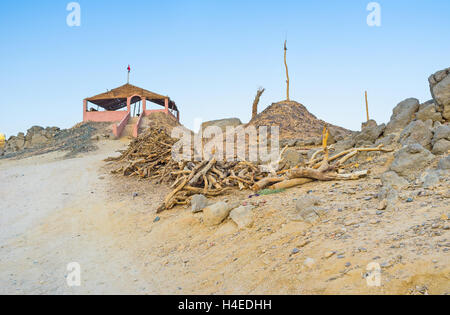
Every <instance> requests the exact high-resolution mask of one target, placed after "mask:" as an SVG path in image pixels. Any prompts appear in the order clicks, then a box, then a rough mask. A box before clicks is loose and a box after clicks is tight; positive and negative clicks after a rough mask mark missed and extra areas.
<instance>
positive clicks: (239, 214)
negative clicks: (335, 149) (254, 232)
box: [230, 206, 253, 229]
mask: <svg viewBox="0 0 450 315" xmlns="http://www.w3.org/2000/svg"><path fill="white" fill-rule="evenodd" d="M252 210H253V206H241V207H239V208H236V209H234V210H233V211H231V213H230V218H231V219H232V220H233V221H234V223H236V224H237V225H238V227H239V228H240V229H243V228H248V227H251V226H252V225H253V212H252Z"/></svg>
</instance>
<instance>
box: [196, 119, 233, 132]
mask: <svg viewBox="0 0 450 315" xmlns="http://www.w3.org/2000/svg"><path fill="white" fill-rule="evenodd" d="M240 125H242V122H241V120H240V119H239V118H228V119H220V120H212V121H207V122H204V123H203V124H202V130H203V131H204V130H205V129H206V128H208V127H212V126H215V127H219V128H220V129H222V132H223V133H225V132H226V131H227V127H238V126H240Z"/></svg>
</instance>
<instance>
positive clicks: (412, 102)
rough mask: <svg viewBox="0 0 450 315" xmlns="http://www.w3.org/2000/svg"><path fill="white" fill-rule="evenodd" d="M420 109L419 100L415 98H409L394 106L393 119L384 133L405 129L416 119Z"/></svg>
mask: <svg viewBox="0 0 450 315" xmlns="http://www.w3.org/2000/svg"><path fill="white" fill-rule="evenodd" d="M418 109H419V100H418V99H415V98H408V99H406V100H404V101H403V102H401V103H399V104H398V105H397V106H396V107H395V108H394V110H393V114H392V116H391V120H390V121H389V123H388V124H387V126H386V130H385V131H384V133H385V134H386V135H387V134H390V133H395V132H399V131H401V130H403V129H404V128H405V127H406V126H407V125H408V124H409V123H410V122H411V121H412V120H413V119H414V117H415V114H416V112H417V110H418Z"/></svg>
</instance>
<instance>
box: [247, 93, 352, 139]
mask: <svg viewBox="0 0 450 315" xmlns="http://www.w3.org/2000/svg"><path fill="white" fill-rule="evenodd" d="M249 125H253V126H256V127H259V126H279V127H280V136H281V138H282V139H302V140H309V139H316V138H318V137H321V136H322V131H323V127H324V126H325V125H328V126H329V127H332V129H333V130H334V131H335V133H337V134H342V135H345V134H349V133H350V131H349V130H347V129H345V128H341V127H338V126H334V125H331V124H328V123H327V122H325V121H323V120H320V119H318V118H317V117H316V116H314V115H313V114H311V113H310V112H309V111H308V109H307V108H306V107H305V106H304V105H302V104H300V103H297V102H294V101H290V102H288V101H282V102H279V103H273V104H272V105H270V106H269V107H267V108H266V109H265V110H264V111H263V112H262V113H260V114H259V115H258V116H256V117H255V118H254V119H252V120H251V121H250V123H249Z"/></svg>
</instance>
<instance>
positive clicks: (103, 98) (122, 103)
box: [86, 83, 178, 111]
mask: <svg viewBox="0 0 450 315" xmlns="http://www.w3.org/2000/svg"><path fill="white" fill-rule="evenodd" d="M136 95H138V96H140V97H145V98H146V99H147V100H148V101H150V102H153V103H156V104H158V105H161V106H165V104H164V101H165V99H169V109H172V110H176V111H178V108H177V105H176V104H175V102H174V101H172V100H170V97H168V96H163V95H160V94H157V93H154V92H151V91H148V90H146V89H143V88H140V87H137V86H134V85H132V84H128V83H127V84H125V85H122V86H120V87H118V88H115V89H113V90H111V91H108V92H105V93H102V94H99V95H96V96H93V97H89V98H86V100H87V101H89V102H91V103H93V104H95V105H98V106H100V107H102V108H104V109H105V110H118V109H120V108H123V107H126V106H127V98H128V97H130V96H136ZM138 100H139V99H138V97H136V98H134V97H133V99H132V101H131V102H132V103H135V102H137V101H138Z"/></svg>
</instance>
